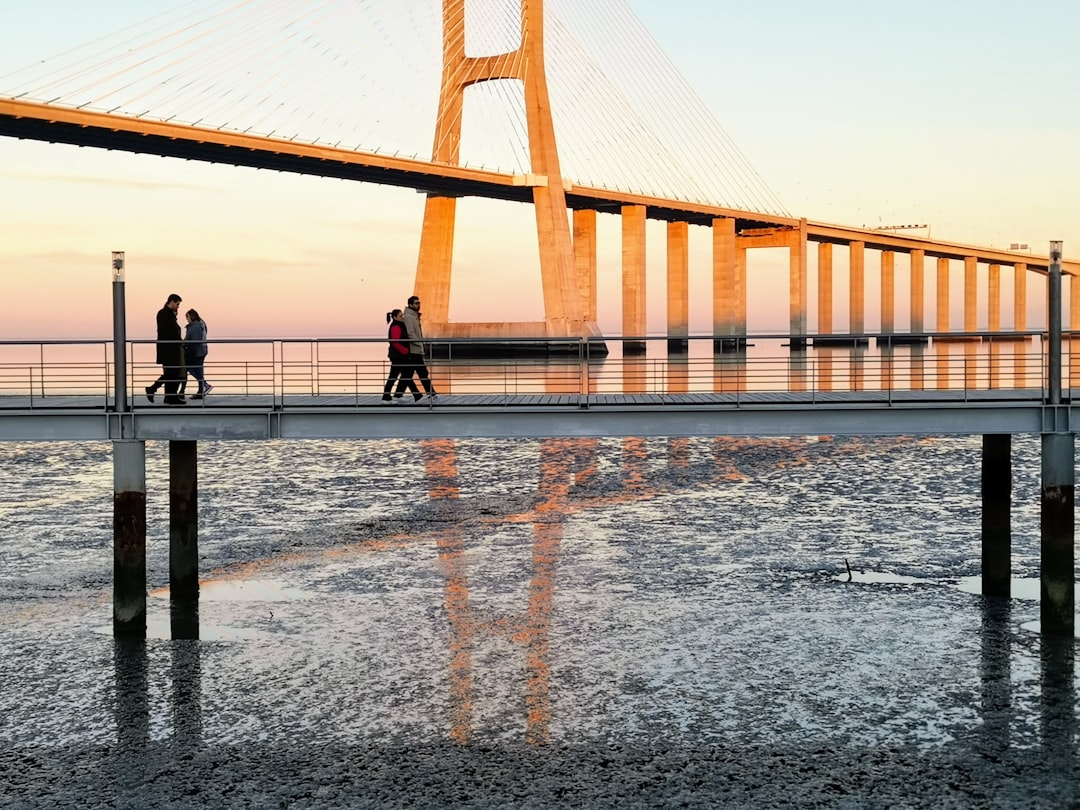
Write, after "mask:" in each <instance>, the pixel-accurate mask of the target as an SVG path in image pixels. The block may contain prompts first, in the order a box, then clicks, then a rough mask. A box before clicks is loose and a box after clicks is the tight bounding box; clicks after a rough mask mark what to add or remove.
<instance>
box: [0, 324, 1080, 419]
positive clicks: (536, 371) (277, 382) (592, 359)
mask: <svg viewBox="0 0 1080 810" xmlns="http://www.w3.org/2000/svg"><path fill="white" fill-rule="evenodd" d="M928 334H929V335H930V336H931V337H934V336H935V333H928ZM936 336H937V338H938V342H937V343H936V344H930V345H928V346H919V345H917V346H910V347H904V346H897V345H893V346H891V347H890V348H888V350H885V351H875V350H872V349H868V348H866V347H864V346H856V345H853V346H848V347H845V346H835V345H830V346H828V347H825V346H822V347H818V348H814V347H813V345H812V343H811V345H810V347H809V348H807V349H806V350H805V351H800V350H791V351H788V350H785V349H782V348H780V346H779V345H777V346H773V347H770V346H769V345H768V344H769V343H770V342H773V343H776V344H780V343H782V342H783V341H787V340H790V339H791V336H790V335H763V334H757V335H746V336H735V337H734V338H733V339H736V340H743V341H744V344H743V345H745V348H744V349H742V350H740V351H736V352H729V353H719V354H717V353H715V352H714V351H713V350H712V344H713V343H714V342H715V337H714V336H712V335H705V336H690V337H688V338H687V345H688V349H687V351H686V352H684V353H669V352H668V351H667V349H666V347H661V346H660V343H659V342H661V341H665V342H666V340H667V338H666V336H646V337H634V338H628V339H626V340H633V341H634V342H643V343H644V344H645V345H646V354H645V355H631V356H624V355H622V353H621V352H620V351H619V347H620V344H621V343H622V342H623V340H624V339H623V338H620V337H611V336H609V337H606V338H603V339H602V342H603V343H604V344H605V346H606V348H607V349H608V350H609V351H610V354H609V355H608V356H607V357H599V356H597V350H598V344H599V343H600V342H601V340H600V339H596V338H581V339H577V338H574V339H563V340H560V341H549V343H559V344H561V348H562V349H564V351H563V353H562V354H560V355H558V356H555V357H550V358H548V359H545V360H537V359H533V358H528V357H518V358H517V359H499V360H492V359H487V360H484V359H466V358H463V357H462V356H461V353H460V351H455V347H456V346H458V345H459V344H472V345H473V347H474V348H475V346H476V345H477V344H484V343H498V344H502V345H504V346H505V345H507V344H513V343H514V342H515V339H497V340H496V339H479V338H478V339H475V340H473V339H446V338H440V339H437V340H429V341H426V342H427V343H428V344H432V345H434V344H438V345H439V346H442V347H444V349H445V353H446V355H447V358H446V359H434V360H431V361H430V363H429V364H430V367H431V369H432V372H433V379H434V380H435V385H436V388H437V389H438V390H439V391H440V393H446V394H501V395H502V396H503V397H509V396H511V395H521V394H539V393H548V394H560V395H576V397H577V402H578V404H579V405H581V406H583V407H589V406H590V405H591V404H593V402H594V401H595V398H596V396H597V395H601V394H611V393H622V394H635V393H636V394H648V395H654V396H657V397H658V398H659V400H660V401H662V402H665V403H674V402H676V401H679V402H682V401H685V398H680V396H679V395H681V394H694V393H722V394H728V395H731V400H732V401H733V403H734V404H735V405H736V406H738V407H742V406H743V404H744V403H745V402H746V401H747V398H748V397H749V398H753V399H754V400H755V401H757V400H760V398H761V395H762V394H767V393H769V392H774V393H778V392H786V393H789V394H796V395H799V396H800V397H802V396H805V400H806V401H807V402H809V403H814V404H816V403H821V402H825V401H828V400H829V398H830V397H829V395H830V394H831V393H832V392H852V393H856V392H857V393H863V394H865V395H866V396H867V397H868V398H872V397H873V396H874V395H877V399H878V401H883V402H884V403H885V404H887V405H893V404H895V403H896V402H897V400H898V397H900V395H901V393H903V392H914V391H935V390H941V391H944V390H948V391H955V392H957V393H958V395H959V396H960V397H961V399H962V400H963V401H971V400H972V398H973V396H974V395H975V393H976V392H986V391H995V390H999V389H1000V390H1008V389H1024V390H1032V389H1033V388H1034V387H1036V386H1037V389H1038V390H1039V391H1040V392H1043V393H1045V391H1046V386H1047V367H1046V346H1045V340H1044V334H1043V333H1042V332H1038V331H1033V332H1023V333H985V332H984V333H942V334H938V335H936ZM724 337H725V338H728V337H729V336H724ZM799 337H802V336H799ZM807 337H808V338H809V339H810V340H811V341H812V339H813V337H814V336H812V335H811V336H807ZM828 337H829V338H830V341H831V342H833V343H835V342H836V341H837V340H838V339H841V338H844V337H845V336H841V335H830V336H828ZM854 337H859V336H854ZM889 337H890V338H893V339H895V338H897V337H899V336H897V335H891V336H889ZM975 337H979V338H980V340H979V341H975V340H974V338H975ZM1005 337H1008V338H1010V340H1009V341H1006V340H1005V339H1004V338H1005ZM1078 337H1080V335H1078ZM946 338H948V339H951V340H955V339H958V338H967V339H968V340H966V341H964V342H962V343H960V342H957V343H951V342H948V341H946ZM1018 338H1023V339H1024V341H1023V342H1018V340H1017V339H1018ZM517 340H522V341H525V342H529V343H533V344H535V343H536V339H532V340H529V339H517ZM155 343H156V341H151V340H132V341H129V346H128V352H127V355H126V358H127V363H128V368H127V369H126V372H127V381H128V385H129V388H130V394H131V398H132V400H133V401H134V402H136V403H137V404H139V405H141V404H142V403H143V402H145V399H144V397H143V395H142V394H143V392H142V389H143V388H144V387H146V386H147V385H149V384H150V383H151V382H152V381H153V380H155V379H156V378H157V376H158V375H159V374H160V371H161V369H160V367H159V366H158V365H157V364H156V363H155V362H153V361H154V356H153V348H154V346H155ZM385 343H386V341H385V338H265V339H239V338H237V339H223V340H214V341H211V342H210V345H211V347H212V350H211V352H210V354H209V355H208V357H207V364H206V374H207V379H208V380H210V381H211V382H213V384H214V386H215V388H214V395H213V401H214V402H216V403H218V404H227V403H229V402H230V401H233V402H235V401H238V400H241V399H244V398H248V399H250V398H252V397H262V396H266V397H268V398H269V403H270V404H271V406H272V407H275V408H279V407H284V406H285V405H286V402H287V401H289V400H290V398H293V397H296V396H300V395H306V396H309V397H316V398H322V399H327V398H331V397H342V396H345V397H347V398H348V399H349V400H350V401H351V402H352V403H353V404H354V405H357V406H359V405H360V404H362V403H363V402H365V401H366V400H365V397H367V395H369V394H371V395H375V394H381V390H382V384H383V382H384V380H385V377H386V374H387V372H388V360H387V359H386V357H385V351H384V349H385ZM1010 345H1011V347H1012V350H1010ZM959 346H963V351H959V350H958V348H957V347H959ZM110 347H111V342H110V341H103V340H72V341H68V340H38V341H0V407H15V406H14V405H10V404H9V402H13V401H14V400H15V399H17V398H19V397H23V398H25V399H26V404H25V407H47V406H51V405H54V404H55V403H56V401H57V398H58V397H75V396H84V397H96V398H98V399H99V400H101V401H107V400H108V397H109V392H110V390H111V385H112V383H113V381H114V379H115V378H116V374H115V371H116V369H115V368H114V366H113V363H112V362H111V355H110V352H109V349H110ZM657 348H661V350H660V351H656V349H657ZM1065 348H1066V351H1065V353H1064V363H1063V365H1064V371H1065V377H1066V385H1065V387H1066V388H1071V385H1070V383H1069V372H1070V371H1076V372H1078V374H1080V365H1078V367H1077V368H1075V369H1074V365H1073V364H1074V363H1078V364H1080V352H1078V353H1076V355H1075V356H1074V355H1073V354H1072V353H1071V352H1069V351H1068V348H1069V346H1068V344H1067V343H1066V347H1065ZM297 350H300V353H299V357H298V356H297V355H298V352H297ZM1035 369H1038V373H1037V374H1036V375H1035V376H1036V378H1037V379H1034V380H1033V379H1029V377H1031V375H1032V372H1033V371H1034V370H1035ZM1033 384H1034V385H1033ZM900 398H903V397H900ZM292 401H295V400H292ZM208 402H209V401H204V403H203V404H204V405H206V404H208ZM103 407H104V406H103Z"/></svg>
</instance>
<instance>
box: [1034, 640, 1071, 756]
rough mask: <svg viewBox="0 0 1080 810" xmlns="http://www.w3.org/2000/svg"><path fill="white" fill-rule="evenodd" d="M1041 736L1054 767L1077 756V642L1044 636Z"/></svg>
mask: <svg viewBox="0 0 1080 810" xmlns="http://www.w3.org/2000/svg"><path fill="white" fill-rule="evenodd" d="M1039 641H1040V647H1039V654H1040V657H1039V664H1040V669H1039V676H1040V677H1039V680H1040V684H1041V687H1042V689H1041V700H1040V729H1039V731H1040V735H1041V738H1042V748H1043V754H1044V756H1045V757H1046V758H1047V760H1048V761H1050V762H1054V763H1063V764H1064V763H1070V762H1073V761H1074V758H1075V756H1076V742H1075V740H1076V708H1075V707H1076V682H1075V654H1076V644H1075V640H1074V639H1061V638H1052V637H1050V636H1046V635H1043V636H1040V638H1039Z"/></svg>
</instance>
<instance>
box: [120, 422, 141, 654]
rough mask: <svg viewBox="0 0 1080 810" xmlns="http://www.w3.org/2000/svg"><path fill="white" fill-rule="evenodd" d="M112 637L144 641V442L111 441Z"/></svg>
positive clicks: (128, 440)
mask: <svg viewBox="0 0 1080 810" xmlns="http://www.w3.org/2000/svg"><path fill="white" fill-rule="evenodd" d="M113 635H115V636H120V637H124V638H146V442H141V441H133V440H130V439H125V440H120V441H114V442H113Z"/></svg>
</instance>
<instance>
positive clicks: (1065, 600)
mask: <svg viewBox="0 0 1080 810" xmlns="http://www.w3.org/2000/svg"><path fill="white" fill-rule="evenodd" d="M1047 282H1048V283H1047V294H1048V302H1047V305H1048V310H1049V330H1048V331H1049V336H1048V342H1049V355H1050V362H1049V378H1050V379H1049V395H1048V397H1047V406H1048V408H1047V410H1048V412H1049V416H1050V418H1051V419H1052V420H1053V422H1054V424H1053V425H1052V428H1053V432H1046V433H1043V434H1042V486H1041V492H1040V495H1041V503H1040V510H1039V515H1040V521H1039V522H1040V549H1039V552H1040V558H1041V571H1040V577H1039V578H1040V588H1039V590H1040V594H1041V597H1040V600H1041V601H1040V603H1039V623H1040V626H1041V630H1042V632H1043V634H1045V635H1051V636H1066V637H1068V638H1072V637H1073V636H1074V635H1075V633H1076V628H1075V625H1076V615H1075V604H1076V603H1075V597H1076V583H1075V579H1074V577H1075V562H1074V551H1073V546H1074V543H1075V540H1074V535H1073V533H1074V526H1075V514H1074V501H1075V494H1074V488H1075V476H1076V473H1075V468H1074V465H1075V458H1074V446H1073V444H1074V442H1073V434H1072V433H1070V432H1067V430H1061V429H1059V428H1061V427H1062V426H1060V425H1058V424H1057V422H1058V419H1059V418H1060V415H1059V411H1060V410H1061V408H1060V407H1059V406H1060V405H1061V242H1051V243H1050V265H1049V273H1048V280H1047Z"/></svg>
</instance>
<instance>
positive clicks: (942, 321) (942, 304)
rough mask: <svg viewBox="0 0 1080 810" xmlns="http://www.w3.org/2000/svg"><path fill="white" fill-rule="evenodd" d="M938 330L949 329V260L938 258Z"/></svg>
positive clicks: (945, 330) (944, 330) (946, 330)
mask: <svg viewBox="0 0 1080 810" xmlns="http://www.w3.org/2000/svg"><path fill="white" fill-rule="evenodd" d="M936 331H938V332H948V331H949V260H948V259H943V258H938V260H937V328H936Z"/></svg>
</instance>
